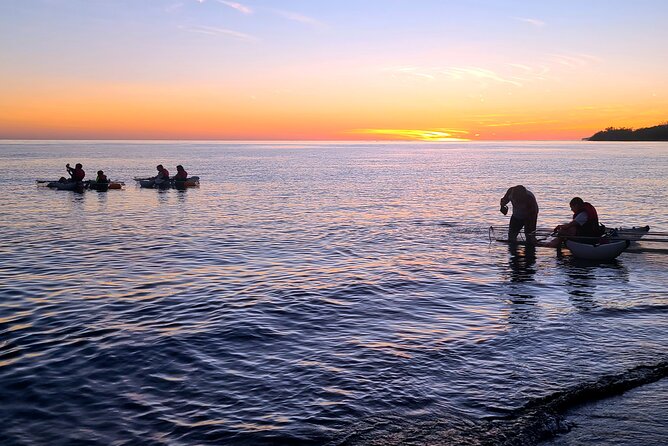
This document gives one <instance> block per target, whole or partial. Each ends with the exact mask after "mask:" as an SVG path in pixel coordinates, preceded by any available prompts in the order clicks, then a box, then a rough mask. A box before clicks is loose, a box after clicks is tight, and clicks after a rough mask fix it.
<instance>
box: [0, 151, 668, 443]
mask: <svg viewBox="0 0 668 446" xmlns="http://www.w3.org/2000/svg"><path fill="white" fill-rule="evenodd" d="M91 146H92V148H91ZM586 147H590V146H586ZM591 147H594V148H592V149H590V151H587V150H582V146H580V145H578V146H577V147H571V146H569V145H568V144H564V145H552V146H550V147H548V148H546V147H545V146H544V145H543V144H541V145H531V144H526V145H524V146H523V147H520V148H518V147H508V146H507V145H506V144H503V143H495V144H489V145H475V144H472V145H465V146H464V145H456V144H455V145H447V146H443V145H430V144H426V145H425V144H407V145H391V144H390V145H378V144H375V145H374V144H369V145H365V144H346V145H341V146H339V145H326V144H303V145H300V146H299V147H297V146H291V145H289V144H282V145H272V144H264V145H240V144H214V143H187V144H181V143H178V144H177V143H173V144H132V143H67V144H63V143H22V144H20V145H11V144H0V188H1V189H2V191H3V193H4V195H3V205H2V206H0V217H1V218H2V223H3V228H2V231H1V232H0V253H1V254H2V255H0V400H1V402H2V404H0V414H2V419H3V420H4V422H3V423H2V425H0V438H1V439H3V440H4V439H7V438H9V440H10V441H9V442H8V444H12V443H15V444H57V443H63V444H64V443H68V444H75V443H81V444H122V443H125V444H145V443H147V442H148V440H147V439H156V440H155V441H156V444H157V443H160V442H162V443H173V444H176V443H183V444H252V445H257V444H303V443H306V444H309V443H310V444H323V443H325V442H327V441H329V440H331V441H334V442H335V444H336V442H337V441H339V440H341V439H345V438H346V432H350V431H355V430H357V429H358V428H359V427H360V426H362V427H364V426H369V425H370V426H375V428H371V429H370V430H368V431H365V432H370V433H371V434H370V435H372V436H373V434H374V432H375V429H380V427H379V426H382V425H387V426H402V428H403V427H405V426H406V425H408V426H419V425H420V423H421V422H422V421H424V419H425V418H426V417H429V416H433V417H436V418H438V419H443V420H460V419H463V420H465V421H464V422H465V423H469V424H470V423H472V422H475V421H476V420H480V419H482V418H484V417H489V416H493V415H498V414H499V413H502V414H507V413H509V412H510V411H512V410H514V409H516V408H518V407H521V406H522V405H524V404H525V403H526V402H527V401H529V400H531V399H533V398H537V397H540V396H544V395H546V394H551V393H554V392H557V391H559V390H560V389H562V388H564V387H569V386H573V385H577V384H579V383H581V382H585V381H591V380H592V379H593V378H595V377H597V376H599V375H601V374H603V373H607V372H609V371H619V370H625V369H628V368H631V367H633V366H636V365H638V364H643V363H645V362H648V361H654V360H659V359H661V358H663V357H666V356H667V355H668V347H667V346H668V319H667V318H665V317H663V316H664V314H663V313H662V309H663V308H665V307H666V306H667V305H668V302H666V296H665V289H666V288H667V287H668V273H667V272H666V271H668V265H667V264H666V261H665V260H663V261H662V260H661V259H660V258H658V257H652V258H648V257H645V256H644V255H636V256H635V257H633V256H630V255H629V256H627V255H625V254H623V255H622V256H621V257H620V258H619V260H618V263H616V264H611V265H600V266H596V265H595V266H587V267H585V266H582V265H577V264H576V263H574V262H572V261H571V260H569V259H570V256H567V255H566V256H563V257H561V258H560V257H558V256H557V255H555V252H554V250H549V249H544V248H538V249H536V248H532V247H518V246H515V247H510V249H508V248H506V247H505V246H503V245H499V246H496V245H493V246H491V247H488V244H487V228H488V227H489V224H494V225H495V226H501V225H505V224H507V218H504V217H503V216H502V215H500V214H499V213H498V210H497V209H498V208H497V207H496V204H497V203H498V199H499V196H500V195H502V194H503V193H504V192H505V190H506V189H507V187H508V184H507V180H506V179H507V178H510V177H515V176H517V173H518V172H528V173H527V174H523V178H522V180H521V182H522V183H523V184H527V185H529V186H530V188H531V189H532V190H534V191H537V192H536V193H537V196H538V199H539V201H540V206H541V221H540V222H539V223H540V224H543V225H544V226H550V225H552V226H554V225H555V224H557V223H560V222H561V221H562V220H563V219H564V215H563V208H564V206H563V204H564V203H567V200H568V198H569V197H570V196H571V195H572V191H574V190H583V188H587V189H586V190H591V184H605V185H606V186H607V187H605V188H601V189H600V190H597V191H596V193H597V201H596V204H597V208H599V209H600V211H601V215H604V216H611V215H615V216H616V218H619V219H620V220H619V221H624V219H633V221H634V222H635V221H637V220H638V219H641V220H642V219H646V221H647V222H649V223H652V222H653V221H654V219H658V220H660V221H668V218H667V217H668V216H667V215H666V212H667V211H666V209H664V208H662V207H660V206H656V205H655V204H653V203H661V202H664V203H665V202H668V200H667V196H666V193H667V192H666V191H667V190H668V188H666V187H665V185H666V184H665V182H666V180H665V172H666V170H667V169H666V168H667V167H668V160H667V159H668V155H666V154H665V152H664V151H661V150H657V149H652V148H646V147H645V148H643V147H633V146H628V145H626V146H619V147H617V146H614V145H608V146H606V148H605V151H604V152H602V151H601V149H598V148H596V147H599V146H591ZM93 149H94V150H93ZM184 154H187V155H184ZM610 154H614V156H610ZM603 155H605V156H606V157H607V158H606V159H609V160H610V162H609V163H606V168H607V170H606V172H604V173H603V172H601V170H600V169H599V168H598V167H599V164H600V159H601V156H603ZM186 156H187V157H188V163H187V166H188V170H189V171H191V172H193V173H195V174H197V175H199V176H200V177H201V178H202V183H201V186H200V188H195V189H188V190H174V189H171V190H152V189H141V188H138V187H134V186H133V185H132V184H128V185H126V188H125V189H124V190H122V191H108V192H105V193H99V192H90V191H87V192H85V193H84V194H74V193H71V192H65V191H53V190H46V189H47V188H44V189H42V188H37V187H35V185H34V184H33V183H32V181H31V178H33V177H34V178H37V177H42V178H49V177H50V176H51V175H53V169H54V167H53V166H54V165H62V164H64V162H65V161H63V162H62V163H61V160H72V159H77V160H80V161H82V162H83V164H84V165H86V166H89V165H90V166H95V167H94V168H102V169H103V170H104V171H105V172H109V174H110V175H111V176H112V178H114V179H119V180H127V179H129V178H132V177H135V176H143V175H146V174H147V172H151V173H152V169H153V166H154V165H155V164H156V163H155V162H153V161H151V162H148V161H147V160H160V162H162V163H163V164H167V165H170V166H171V165H176V164H182V163H184V160H183V158H184V157H186ZM555 158H556V159H564V158H568V159H569V160H571V161H570V162H569V164H568V175H565V172H559V171H555V165H560V163H554V162H553V161H554V159H555ZM557 170H558V169H557ZM599 172H600V173H599ZM583 173H586V175H585V174H583ZM597 175H598V176H597ZM592 176H593V177H594V178H592ZM564 178H566V181H565V182H564ZM580 178H585V179H586V184H580V183H579V181H580ZM518 182H519V181H518ZM620 190H627V191H628V193H627V195H628V196H627V197H626V198H625V206H623V207H622V210H621V211H619V212H626V209H630V210H629V211H628V212H629V214H628V215H625V214H620V213H616V214H615V213H613V212H612V207H613V206H612V205H609V207H608V208H606V206H607V205H606V203H615V204H614V207H615V211H617V209H616V208H617V207H618V206H617V203H618V200H619V195H620V192H619V191H620ZM611 191H614V194H613V193H612V192H611ZM648 196H651V197H653V201H652V203H647V202H646V200H645V197H648ZM599 203H601V204H600V205H599ZM566 217H567V216H566ZM605 223H606V224H607V223H608V222H607V221H606V222H605ZM658 229H660V228H658ZM664 230H665V229H664ZM594 310H596V311H594ZM584 311H588V312H589V313H588V314H587V316H592V313H595V314H594V316H595V317H593V316H592V317H582V312H584ZM388 420H394V421H388ZM396 420H399V422H395V421H396ZM406 431H407V432H410V431H411V430H410V429H408V430H406ZM448 438H449V437H447V436H439V437H437V438H434V441H432V442H431V443H434V444H439V443H442V444H448ZM341 441H342V440H341ZM377 443H380V444H382V442H377Z"/></svg>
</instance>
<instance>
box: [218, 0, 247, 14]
mask: <svg viewBox="0 0 668 446" xmlns="http://www.w3.org/2000/svg"><path fill="white" fill-rule="evenodd" d="M218 3H221V4H223V5H225V6H229V7H230V8H232V9H236V10H237V11H239V12H241V13H243V14H253V10H252V9H251V8H249V7H248V6H246V5H242V4H241V3H237V2H230V1H227V0H218Z"/></svg>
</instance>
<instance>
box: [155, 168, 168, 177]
mask: <svg viewBox="0 0 668 446" xmlns="http://www.w3.org/2000/svg"><path fill="white" fill-rule="evenodd" d="M158 177H160V179H162V180H169V170H167V169H165V168H164V167H163V169H162V170H161V171H160V175H158Z"/></svg>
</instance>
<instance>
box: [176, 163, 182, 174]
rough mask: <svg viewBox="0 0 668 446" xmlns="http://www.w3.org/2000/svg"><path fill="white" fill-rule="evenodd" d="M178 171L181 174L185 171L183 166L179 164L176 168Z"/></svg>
mask: <svg viewBox="0 0 668 446" xmlns="http://www.w3.org/2000/svg"><path fill="white" fill-rule="evenodd" d="M176 170H178V171H179V172H181V171H182V170H183V166H182V165H180V164H179V165H178V166H176Z"/></svg>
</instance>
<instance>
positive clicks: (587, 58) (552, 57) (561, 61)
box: [547, 54, 602, 67]
mask: <svg viewBox="0 0 668 446" xmlns="http://www.w3.org/2000/svg"><path fill="white" fill-rule="evenodd" d="M547 59H548V60H549V61H550V62H552V63H554V64H557V65H564V66H567V67H584V66H587V65H590V64H593V63H600V62H601V61H602V60H601V58H600V57H596V56H592V55H589V54H548V56H547Z"/></svg>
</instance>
